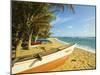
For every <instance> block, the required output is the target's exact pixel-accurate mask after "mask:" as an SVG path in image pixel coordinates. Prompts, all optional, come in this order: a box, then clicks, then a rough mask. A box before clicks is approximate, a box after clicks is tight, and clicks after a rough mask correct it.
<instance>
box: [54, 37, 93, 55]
mask: <svg viewBox="0 0 100 75" xmlns="http://www.w3.org/2000/svg"><path fill="white" fill-rule="evenodd" d="M55 39H56V40H57V41H59V42H61V43H63V44H70V43H67V42H64V41H61V40H59V39H57V38H55ZM76 47H77V48H80V49H83V50H85V51H89V52H92V53H95V50H94V49H93V48H90V47H87V46H82V45H78V44H76Z"/></svg>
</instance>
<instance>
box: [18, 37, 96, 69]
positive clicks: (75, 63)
mask: <svg viewBox="0 0 100 75" xmlns="http://www.w3.org/2000/svg"><path fill="white" fill-rule="evenodd" d="M49 40H50V41H51V42H52V43H45V44H42V45H40V46H37V47H32V48H31V50H21V51H22V52H20V53H19V56H24V55H32V54H33V53H34V54H35V53H38V52H43V51H44V50H42V49H41V47H44V48H45V49H46V52H47V53H50V52H51V49H52V48H60V47H64V46H65V44H64V43H62V42H60V41H58V40H57V39H55V38H49ZM67 46H69V45H67ZM95 56H96V55H95V53H92V52H89V51H86V50H83V49H80V48H75V50H74V51H73V53H72V54H70V55H69V57H68V59H66V62H65V63H64V64H63V65H61V66H58V67H57V68H55V69H53V70H51V71H64V70H66V71H68V70H86V69H95V68H96V62H95V60H96V59H95V58H96V57H95Z"/></svg>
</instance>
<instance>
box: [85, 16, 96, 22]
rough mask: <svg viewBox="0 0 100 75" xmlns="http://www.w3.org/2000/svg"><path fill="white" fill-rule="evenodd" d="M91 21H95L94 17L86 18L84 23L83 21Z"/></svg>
mask: <svg viewBox="0 0 100 75" xmlns="http://www.w3.org/2000/svg"><path fill="white" fill-rule="evenodd" d="M93 20H95V17H90V18H87V19H85V20H84V21H85V22H89V21H93Z"/></svg>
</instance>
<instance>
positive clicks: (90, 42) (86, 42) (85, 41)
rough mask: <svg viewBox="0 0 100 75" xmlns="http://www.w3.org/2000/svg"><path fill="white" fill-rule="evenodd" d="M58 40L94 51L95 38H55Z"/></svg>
mask: <svg viewBox="0 0 100 75" xmlns="http://www.w3.org/2000/svg"><path fill="white" fill-rule="evenodd" d="M57 38H58V39H59V40H61V41H64V42H66V43H70V44H75V43H77V45H79V46H82V47H86V48H90V49H92V50H96V38H95V37H57Z"/></svg>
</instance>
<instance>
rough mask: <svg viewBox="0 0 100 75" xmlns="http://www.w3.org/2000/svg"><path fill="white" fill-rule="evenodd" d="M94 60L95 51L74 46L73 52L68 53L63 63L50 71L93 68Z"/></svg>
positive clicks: (94, 65) (94, 66)
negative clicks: (67, 57)
mask: <svg viewBox="0 0 100 75" xmlns="http://www.w3.org/2000/svg"><path fill="white" fill-rule="evenodd" d="M95 60H96V59H95V53H91V52H88V51H85V50H82V49H79V48H75V50H74V52H73V53H72V54H71V55H69V59H67V60H66V62H65V64H63V65H62V66H59V67H58V68H55V69H53V70H52V71H61V70H66V71H67V70H88V69H95V68H96V61H95Z"/></svg>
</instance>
